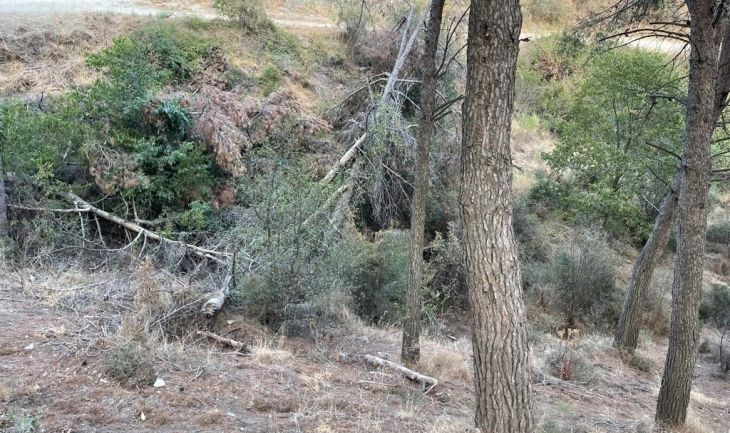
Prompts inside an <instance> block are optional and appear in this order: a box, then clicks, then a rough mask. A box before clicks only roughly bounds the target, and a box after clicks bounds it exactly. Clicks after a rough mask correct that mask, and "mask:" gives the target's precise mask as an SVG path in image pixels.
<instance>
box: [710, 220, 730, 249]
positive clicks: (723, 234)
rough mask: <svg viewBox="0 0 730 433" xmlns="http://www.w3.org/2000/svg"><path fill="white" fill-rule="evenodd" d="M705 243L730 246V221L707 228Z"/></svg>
mask: <svg viewBox="0 0 730 433" xmlns="http://www.w3.org/2000/svg"><path fill="white" fill-rule="evenodd" d="M707 241H708V242H715V243H718V244H730V221H720V222H716V223H714V224H710V225H709V226H708V227H707Z"/></svg>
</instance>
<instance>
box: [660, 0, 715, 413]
mask: <svg viewBox="0 0 730 433" xmlns="http://www.w3.org/2000/svg"><path fill="white" fill-rule="evenodd" d="M715 4H716V2H714V1H712V0H702V1H687V6H688V9H689V13H690V17H691V19H690V40H691V42H692V43H691V46H692V48H691V54H690V64H689V87H688V93H687V115H686V119H685V131H684V150H683V154H682V164H681V168H680V170H681V181H680V187H679V203H678V206H679V213H678V222H679V223H678V228H679V229H678V238H677V262H676V265H675V270H674V284H673V285H672V317H671V325H670V333H669V349H668V350H667V357H666V361H665V364H664V375H663V376H662V384H661V388H660V389H659V398H658V401H657V411H656V420H657V422H658V423H660V424H664V425H668V426H679V425H682V424H684V422H685V420H686V417H687V407H688V405H689V400H690V391H691V388H692V373H693V371H694V365H695V358H696V353H697V346H698V339H699V324H698V308H699V303H700V296H701V294H702V272H703V269H704V245H705V232H706V230H707V210H708V201H707V193H708V190H709V185H710V169H711V164H710V144H711V140H712V134H713V131H714V130H715V116H714V114H715V111H716V108H715V98H716V93H717V90H718V86H717V81H716V78H717V77H718V74H719V67H718V66H719V54H720V41H721V39H720V38H721V36H722V35H723V33H724V29H725V28H724V23H725V22H726V18H724V15H725V13H721V14H719V15H720V16H719V17H718V16H716V13H715V12H716V11H715V10H714V7H713V6H714V5H715ZM718 18H719V19H718ZM720 27H722V29H723V31H722V32H721V31H720V30H719V29H720Z"/></svg>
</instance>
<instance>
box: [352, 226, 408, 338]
mask: <svg viewBox="0 0 730 433" xmlns="http://www.w3.org/2000/svg"><path fill="white" fill-rule="evenodd" d="M409 239H410V237H409V235H408V232H405V231H397V230H392V231H385V232H381V233H380V238H379V239H378V240H377V241H376V242H375V243H374V245H372V246H368V248H367V249H366V250H365V251H364V253H365V254H361V255H360V258H361V261H360V266H358V269H357V270H356V272H355V274H354V275H353V277H354V278H353V279H354V281H353V282H354V293H353V300H354V303H355V311H356V313H357V314H358V315H359V316H360V317H362V318H364V319H366V320H368V321H370V322H373V323H381V324H394V323H398V322H399V321H400V320H401V318H402V315H403V308H404V299H405V298H404V296H405V290H406V287H407V286H408V262H409Z"/></svg>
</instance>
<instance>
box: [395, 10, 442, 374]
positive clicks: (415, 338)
mask: <svg viewBox="0 0 730 433" xmlns="http://www.w3.org/2000/svg"><path fill="white" fill-rule="evenodd" d="M444 1H445V0H432V2H431V10H430V13H429V19H428V27H427V28H426V46H425V48H424V51H423V59H422V67H423V69H422V71H423V91H422V92H421V118H420V121H419V133H418V151H417V157H416V176H415V177H416V184H415V187H414V191H413V201H412V203H411V251H410V265H409V268H408V289H407V291H406V315H405V318H404V319H403V347H402V349H401V360H402V361H403V362H404V363H406V364H413V363H415V362H416V361H418V358H419V356H420V344H419V338H420V335H421V303H422V294H421V280H422V274H423V232H424V229H425V226H426V197H427V195H428V167H429V164H428V160H429V157H428V156H429V148H430V147H431V135H432V132H433V121H432V120H431V118H432V117H433V105H434V100H435V99H436V84H437V83H436V53H437V51H438V41H439V35H440V33H441V16H442V14H443V10H444Z"/></svg>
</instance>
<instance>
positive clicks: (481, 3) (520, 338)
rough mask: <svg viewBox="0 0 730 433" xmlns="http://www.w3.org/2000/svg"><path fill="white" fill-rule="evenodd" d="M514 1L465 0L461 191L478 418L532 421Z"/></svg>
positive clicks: (513, 425) (485, 426) (508, 428)
mask: <svg viewBox="0 0 730 433" xmlns="http://www.w3.org/2000/svg"><path fill="white" fill-rule="evenodd" d="M521 27H522V14H521V12H520V5H519V1H518V0H499V1H486V0H477V1H473V2H472V3H471V12H470V16H469V31H468V48H467V74H466V89H467V92H466V98H465V102H464V109H463V113H464V117H463V139H462V153H461V171H462V174H461V193H460V197H459V202H460V209H461V216H462V223H463V233H464V253H465V258H466V284H467V288H468V290H469V300H470V304H471V310H472V318H473V337H472V346H473V351H474V376H475V378H474V386H475V391H476V417H475V421H476V425H477V427H478V428H479V429H481V431H484V432H490V433H517V432H530V431H532V428H533V418H532V402H531V389H530V388H531V387H530V361H529V351H528V347H527V321H526V317H525V308H524V303H523V298H522V288H521V284H520V269H519V263H518V261H517V248H516V245H515V240H514V233H513V230H512V204H513V194H512V187H511V185H512V157H511V149H510V127H511V120H512V110H513V100H514V85H515V71H516V66H517V54H518V51H519V43H520V41H519V37H520V30H521Z"/></svg>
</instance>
